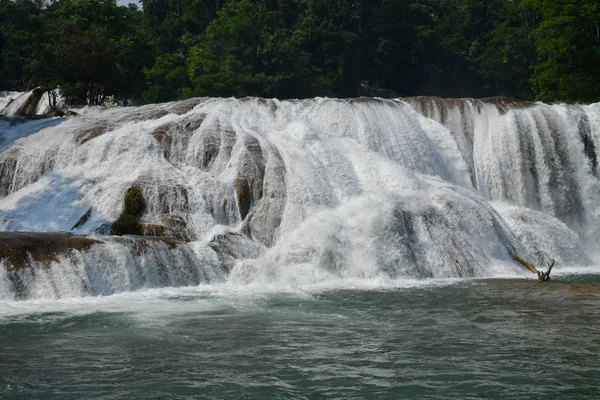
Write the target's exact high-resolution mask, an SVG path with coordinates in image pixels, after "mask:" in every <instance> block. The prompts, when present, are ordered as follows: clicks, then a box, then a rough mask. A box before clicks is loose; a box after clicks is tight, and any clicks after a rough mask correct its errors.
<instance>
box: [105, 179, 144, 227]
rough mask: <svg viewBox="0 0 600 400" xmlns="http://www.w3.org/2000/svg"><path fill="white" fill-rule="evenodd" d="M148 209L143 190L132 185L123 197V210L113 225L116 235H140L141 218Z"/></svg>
mask: <svg viewBox="0 0 600 400" xmlns="http://www.w3.org/2000/svg"><path fill="white" fill-rule="evenodd" d="M145 210H146V200H145V199H144V195H142V191H141V190H140V189H139V188H138V187H135V186H132V187H130V188H129V189H128V190H127V192H126V193H125V197H124V198H123V212H122V213H121V216H120V217H119V219H117V220H116V221H115V222H114V223H113V224H112V226H111V230H112V233H113V234H114V235H119V236H120V235H140V234H141V229H140V219H141V218H142V215H143V214H144V211H145Z"/></svg>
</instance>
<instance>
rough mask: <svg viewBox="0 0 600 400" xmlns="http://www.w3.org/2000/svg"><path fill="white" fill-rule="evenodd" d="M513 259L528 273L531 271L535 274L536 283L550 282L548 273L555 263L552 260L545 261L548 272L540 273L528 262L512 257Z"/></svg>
mask: <svg viewBox="0 0 600 400" xmlns="http://www.w3.org/2000/svg"><path fill="white" fill-rule="evenodd" d="M513 259H514V260H515V261H517V262H518V263H519V264H521V265H523V266H524V267H525V268H527V269H528V270H529V271H531V272H533V273H534V274H536V275H537V277H538V282H547V281H549V280H550V271H552V268H553V267H554V263H555V261H554V260H552V261H551V262H548V261H546V265H548V270H547V271H546V272H544V271H540V270H539V269H537V268H536V266H535V265H533V264H532V263H530V262H527V261H525V260H523V259H522V258H521V257H519V256H513Z"/></svg>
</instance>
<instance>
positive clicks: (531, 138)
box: [0, 98, 600, 297]
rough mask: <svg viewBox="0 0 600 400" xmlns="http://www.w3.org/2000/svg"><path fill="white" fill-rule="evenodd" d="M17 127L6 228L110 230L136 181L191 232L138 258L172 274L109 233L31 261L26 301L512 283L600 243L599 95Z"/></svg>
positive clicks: (254, 110) (245, 102) (153, 110)
mask: <svg viewBox="0 0 600 400" xmlns="http://www.w3.org/2000/svg"><path fill="white" fill-rule="evenodd" d="M13 125H14V126H10V124H5V125H0V138H1V139H0V151H1V152H0V197H1V198H0V230H2V231H31V232H60V231H62V232H69V231H70V232H72V233H75V234H78V235H90V234H96V235H97V234H102V233H106V232H107V231H108V230H110V229H109V227H110V224H111V223H112V222H113V221H115V220H116V219H117V218H118V217H119V214H120V213H121V211H122V209H123V196H124V194H125V193H126V192H127V190H128V189H129V188H130V187H132V186H135V187H138V188H140V190H141V192H142V194H143V196H144V198H145V200H146V203H147V206H146V209H145V213H144V214H143V216H142V219H141V221H140V222H141V223H142V224H143V226H144V227H146V228H145V229H146V230H147V231H151V232H152V234H158V235H163V236H165V235H166V236H172V237H174V238H176V239H181V240H185V241H188V242H189V243H187V244H182V245H181V246H179V247H178V249H179V250H173V249H170V248H168V246H167V248H162V247H161V248H160V249H158V247H157V250H156V251H154V250H153V252H151V253H152V254H154V256H152V257H153V258H152V261H148V262H145V264H144V267H143V268H142V269H143V270H144V271H148V272H147V273H146V274H150V275H151V272H149V271H154V272H152V273H155V274H160V272H158V271H167V272H164V273H163V275H164V274H165V273H166V274H167V275H169V274H174V275H173V276H176V278H169V279H162V278H161V279H154V278H144V279H142V278H136V279H133V281H132V278H131V277H132V276H133V275H135V274H133V275H132V273H131V271H134V270H135V271H139V270H140V268H141V267H139V263H140V261H136V260H137V259H136V257H133V256H132V257H129V258H128V257H127V256H123V255H122V254H124V253H127V252H129V253H131V250H130V249H131V246H132V245H125V244H123V242H122V240H125V239H118V238H112V239H111V238H104V239H102V240H103V244H101V245H95V246H92V247H90V248H89V249H84V250H77V251H76V254H77V256H76V259H77V261H76V262H75V261H73V259H72V257H73V255H72V252H71V253H69V254H71V255H70V256H69V257H71V259H70V260H66V259H60V260H52V262H51V263H50V264H51V265H50V264H48V263H46V264H45V265H44V266H34V267H31V268H29V270H35V271H43V272H39V273H38V274H37V275H36V278H35V279H33V278H32V279H30V280H27V279H26V280H25V281H27V282H35V283H31V284H30V285H29V286H28V287H31V288H33V289H27V290H26V291H21V292H23V293H25V294H21V296H22V297H39V296H46V295H48V294H47V293H48V292H47V291H46V292H45V291H44V290H38V289H35V288H38V287H53V288H60V289H52V290H51V291H50V292H51V293H52V296H58V297H61V296H73V295H74V296H80V295H85V294H90V293H91V294H109V293H115V292H119V291H128V290H134V289H137V288H140V287H155V286H160V285H165V286H169V285H172V286H181V285H195V284H198V283H201V282H214V281H219V280H223V279H228V280H230V281H235V282H243V283H263V282H269V283H273V282H276V283H277V282H281V284H285V285H289V284H303V283H315V282H320V281H324V280H335V279H405V278H410V279H428V278H453V277H489V276H509V275H515V274H520V273H522V269H521V268H520V267H519V266H517V265H515V264H514V263H513V262H512V261H511V256H512V255H514V254H519V255H521V256H523V257H526V258H528V259H531V260H532V261H533V262H535V263H541V262H542V258H543V257H552V258H556V259H557V263H561V264H568V265H582V266H583V265H586V264H590V263H591V261H590V257H591V256H593V255H594V254H593V253H594V249H595V247H596V246H597V244H598V238H599V237H600V236H599V232H598V228H597V227H598V226H600V225H599V224H598V222H600V212H599V210H600V209H599V207H598V204H599V200H600V198H599V196H600V191H599V186H598V185H599V182H598V162H597V156H596V153H597V150H596V149H597V147H598V144H599V143H598V140H599V137H600V104H594V105H589V106H567V105H546V104H537V103H536V104H533V103H518V102H514V101H504V100H498V99H494V100H470V99H458V100H443V99H437V98H410V99H404V100H380V99H355V100H335V99H312V100H303V101H278V100H265V99H258V98H246V99H208V98H204V99H191V100H186V101H181V102H175V103H168V104H161V105H149V106H143V107H132V108H106V109H103V108H89V109H84V110H82V112H81V114H80V115H79V116H77V117H73V118H54V119H46V120H36V121H20V122H19V123H15V124H13ZM90 210H91V211H90ZM84 215H85V216H86V217H85V218H82V217H83V216H84ZM127 240H130V241H132V242H135V241H136V240H144V239H139V238H137V239H136V238H129V239H127ZM119 246H120V247H119ZM128 246H129V247H128ZM155 246H162V245H160V243H159V244H155ZM117 247H118V248H119V249H120V250H118V251H117V250H115V248H117ZM127 249H129V250H127ZM181 249H185V250H181ZM133 253H135V252H133ZM32 263H35V262H34V261H32ZM136 263H137V264H136ZM182 268H183V269H186V271H188V272H186V273H179V272H177V271H180V270H181V269H182ZM582 268H583V267H582ZM13 270H14V267H9V266H7V265H6V261H5V264H4V266H3V267H0V292H2V293H0V296H5V297H10V296H13V297H14V296H15V294H14V288H12V286H10V285H13V286H14V279H13V281H11V280H10V274H11V273H12V272H11V271H13ZM192 270H193V271H196V272H194V273H191V272H190V271H192ZM54 271H56V272H54ZM65 271H71V272H68V273H67V272H65ZM77 271H78V272H77ZM124 271H127V273H126V272H124ZM215 271H222V273H217V272H215ZM225 273H228V275H227V277H226V276H225ZM69 274H70V275H69ZM150 275H148V276H150ZM62 276H64V277H65V278H64V281H61V279H62V278H61V277H62ZM67 276H70V277H69V278H66V277H67ZM75 276H77V278H74V277H75ZM98 276H101V277H106V276H111V278H110V279H104V280H103V279H99V280H98V279H96V278H97V277H98ZM169 276H171V275H169ZM2 277H4V278H2ZM120 277H122V278H120ZM11 282H13V283H11ZM40 282H41V283H40ZM50 282H54V283H50ZM58 282H60V283H58ZM74 282H77V283H74ZM86 282H87V283H86ZM93 282H100V283H99V284H98V285H97V286H94V284H93ZM132 282H133V283H132ZM11 288H12V289H11ZM65 288H70V289H65Z"/></svg>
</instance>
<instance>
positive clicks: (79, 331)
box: [0, 275, 600, 399]
mask: <svg viewBox="0 0 600 400" xmlns="http://www.w3.org/2000/svg"><path fill="white" fill-rule="evenodd" d="M599 355H600V275H565V276H557V277H556V278H555V280H554V281H552V282H551V283H549V284H538V283H536V282H535V281H528V280H523V279H506V280H474V281H454V282H437V283H434V284H428V285H419V284H402V285H396V286H394V285H391V286H385V287H377V286H376V285H375V286H374V287H368V286H364V285H363V286H359V287H352V286H349V287H347V288H337V289H335V290H332V289H327V288H322V287H321V288H314V287H313V288H303V289H301V290H300V289H289V290H271V289H270V288H259V287H251V286H248V287H244V286H228V285H222V286H218V285H215V286H204V287H202V286H201V287H196V288H185V289H160V290H153V291H144V292H137V293H127V294H121V295H115V296H108V297H100V298H79V299H72V300H69V299H64V300H59V301H42V300H38V301H26V302H2V303H0V398H3V399H17V398H24V399H25V398H27V399H36V398H40V399H44V398H65V399H71V398H94V399H116V398H132V399H133V398H144V399H164V398H174V399H184V398H231V399H234V398H235V399H240V398H245V399H250V398H306V399H309V398H310V399H312V398H339V399H347V398H377V399H384V398H390V399H398V398H430V399H433V398H436V399H447V398H456V399H468V398H506V399H531V398H540V399H541V398H560V399H563V398H564V399H567V398H573V399H585V398H588V399H592V398H594V399H596V398H600V358H599Z"/></svg>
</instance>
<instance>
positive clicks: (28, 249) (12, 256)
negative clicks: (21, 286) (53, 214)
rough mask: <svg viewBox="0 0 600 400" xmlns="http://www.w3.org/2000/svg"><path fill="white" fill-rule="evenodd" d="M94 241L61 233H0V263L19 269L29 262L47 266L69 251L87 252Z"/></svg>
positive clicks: (95, 242) (95, 241)
mask: <svg viewBox="0 0 600 400" xmlns="http://www.w3.org/2000/svg"><path fill="white" fill-rule="evenodd" d="M97 243H100V242H99V241H97V240H95V239H90V238H86V237H82V236H73V235H71V234H68V233H62V232H0V261H4V262H5V265H10V266H11V267H12V269H19V268H22V267H23V266H25V265H27V264H28V262H29V260H30V259H31V260H33V261H36V262H40V263H42V264H44V265H49V264H50V263H51V262H52V261H57V260H58V258H59V256H61V255H64V254H66V253H68V252H69V251H71V250H78V251H82V250H87V249H89V248H90V247H91V246H92V245H94V244H97Z"/></svg>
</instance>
